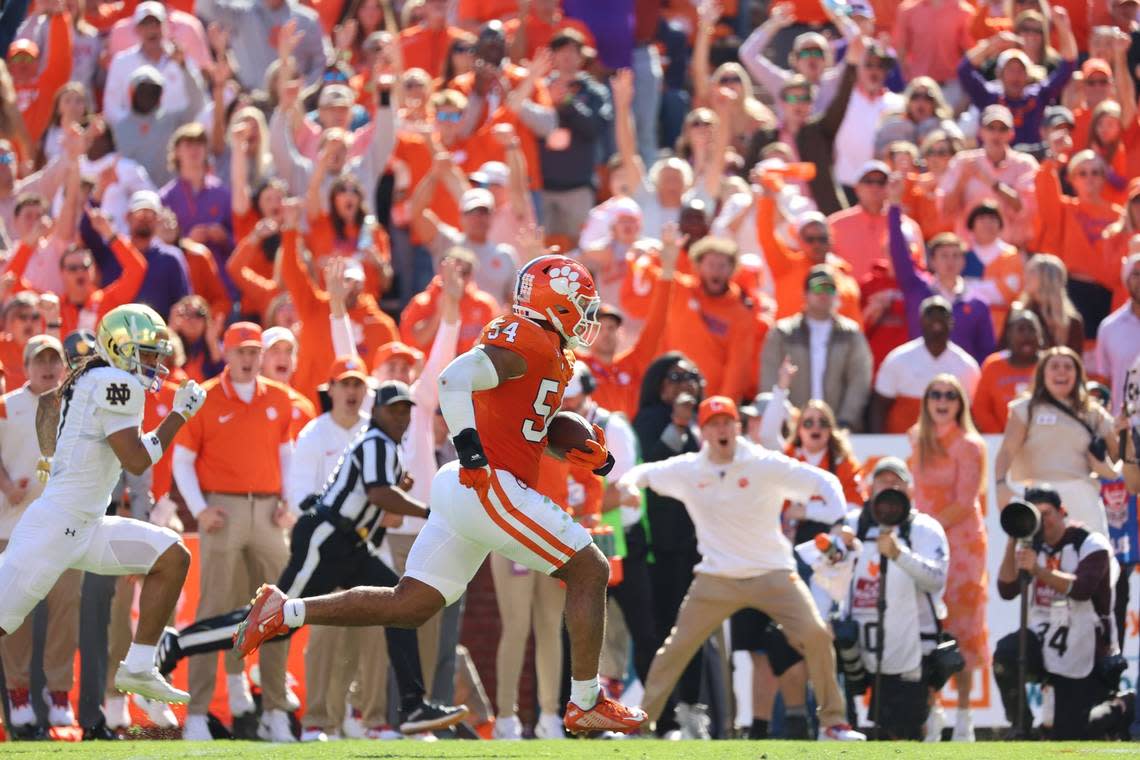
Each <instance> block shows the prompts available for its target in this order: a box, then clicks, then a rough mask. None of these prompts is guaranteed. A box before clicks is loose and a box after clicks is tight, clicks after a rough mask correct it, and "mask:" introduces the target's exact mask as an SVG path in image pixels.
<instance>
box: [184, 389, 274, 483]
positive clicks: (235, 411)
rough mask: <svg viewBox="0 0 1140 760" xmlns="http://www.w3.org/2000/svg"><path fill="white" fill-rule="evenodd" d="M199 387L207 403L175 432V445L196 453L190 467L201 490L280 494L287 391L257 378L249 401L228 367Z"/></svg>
mask: <svg viewBox="0 0 1140 760" xmlns="http://www.w3.org/2000/svg"><path fill="white" fill-rule="evenodd" d="M202 388H203V389H204V390H205V391H206V403H205V404H203V405H202V408H201V410H199V412H198V413H197V414H195V415H194V416H193V417H191V418H190V421H189V422H187V423H186V425H185V426H184V427H183V428H182V430H181V431H179V433H178V445H179V446H185V447H186V448H187V449H189V450H190V451H193V452H194V453H196V454H197V455H198V458H197V459H196V460H195V462H194V469H195V470H196V471H197V473H198V483H199V484H200V485H201V487H202V491H203V493H209V492H215V493H246V492H254V493H280V492H281V460H280V458H279V453H280V448H281V444H283V443H288V442H289V441H290V435H289V430H290V427H291V426H292V422H293V402H292V400H291V399H290V398H289V391H288V390H287V389H286V388H285V386H283V385H281V384H279V383H275V382H273V381H272V380H267V379H265V378H264V377H258V378H257V379H256V380H255V387H254V392H253V399H252V400H251V401H250V402H249V403H248V404H247V403H245V402H244V401H242V400H241V399H240V398H238V395H237V392H236V391H235V390H234V387H233V385H232V384H231V382H230V371H229V368H228V367H227V368H226V369H224V370H222V374H221V375H219V376H218V377H215V378H214V379H212V380H207V381H206V382H205V383H204V384H203V385H202Z"/></svg>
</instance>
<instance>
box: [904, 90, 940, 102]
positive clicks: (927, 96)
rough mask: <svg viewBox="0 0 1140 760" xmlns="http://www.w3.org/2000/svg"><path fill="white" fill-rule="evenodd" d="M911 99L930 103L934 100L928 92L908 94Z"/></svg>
mask: <svg viewBox="0 0 1140 760" xmlns="http://www.w3.org/2000/svg"><path fill="white" fill-rule="evenodd" d="M910 99H911V100H927V101H929V102H931V103H933V102H934V96H933V95H931V94H930V93H929V92H913V93H911V95H910Z"/></svg>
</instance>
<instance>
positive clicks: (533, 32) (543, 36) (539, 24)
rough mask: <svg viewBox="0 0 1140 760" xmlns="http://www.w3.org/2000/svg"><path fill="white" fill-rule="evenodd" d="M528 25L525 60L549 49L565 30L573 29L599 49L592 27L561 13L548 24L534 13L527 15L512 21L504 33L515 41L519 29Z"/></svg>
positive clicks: (504, 28) (588, 43)
mask: <svg viewBox="0 0 1140 760" xmlns="http://www.w3.org/2000/svg"><path fill="white" fill-rule="evenodd" d="M523 24H526V28H525V30H524V31H525V32H526V50H525V51H524V52H523V58H526V59H527V60H533V59H534V56H535V53H537V52H538V49H539V48H544V47H549V46H550V40H551V39H552V38H553V37H554V33H555V32H559V31H561V30H563V29H573V30H575V31H576V32H578V33H579V34H581V35H582V36H583V37H584V38H585V39H586V44H587V45H589V46H590V47H597V44H598V43H597V42H596V41H595V40H594V33H593V32H591V31H590V27H588V26H586V25H585V24H583V23H582V22H581V21H579V20H578V19H575V18H565V17H563V16H562V14H561V13H555V14H554V21H553V22H550V23H548V22H546V21H543V20H542V19H540V18H539V17H538V16H536V15H535V14H534V12H533V11H532V12H531V13H530V14H528V15H527V17H526V19H517V18H515V19H511V20H510V21H508V22H507V23H506V25H505V26H504V27H503V31H504V32H505V33H506V35H507V39H508V40H510V41H512V42H513V41H514V39H515V35H516V34H518V33H519V27H520V26H522V25H523Z"/></svg>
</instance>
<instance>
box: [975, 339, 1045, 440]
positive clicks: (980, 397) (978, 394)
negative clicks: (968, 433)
mask: <svg viewBox="0 0 1140 760" xmlns="http://www.w3.org/2000/svg"><path fill="white" fill-rule="evenodd" d="M1034 369H1035V367H1034V365H1032V364H1031V365H1029V366H1028V367H1023V368H1020V369H1019V368H1017V367H1014V366H1013V365H1012V364H1010V363H1009V351H999V352H998V353H996V354H990V355H989V356H988V357H986V360H985V361H984V362H982V374H981V377H979V378H978V387H977V389H976V390H975V391H974V403H973V406H972V408H971V411H972V413H973V415H974V424H975V425H977V427H978V432H979V433H987V434H994V435H996V434H1000V433H1002V432H1004V431H1005V423H1006V421H1007V420H1008V419H1009V402H1010V401H1013V400H1014V399H1015V398H1017V397H1018V396H1020V395H1021V393H1022V392H1023V391H1025V390H1027V389H1028V388H1029V387H1030V386H1031V385H1032V384H1033V371H1034Z"/></svg>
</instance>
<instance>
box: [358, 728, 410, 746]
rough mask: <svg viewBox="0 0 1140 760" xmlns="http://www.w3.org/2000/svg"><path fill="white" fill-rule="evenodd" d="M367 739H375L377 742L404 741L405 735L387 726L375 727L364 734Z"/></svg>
mask: <svg viewBox="0 0 1140 760" xmlns="http://www.w3.org/2000/svg"><path fill="white" fill-rule="evenodd" d="M363 738H365V739H373V740H376V741H385V742H386V741H391V740H393V739H403V738H404V735H403V734H401V733H400V732H399V731H397V730H396V729H394V728H392V727H391V726H389V725H387V724H385V725H383V726H373V727H372V728H369V729H367V730H366V731H365V732H364V737H363Z"/></svg>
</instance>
